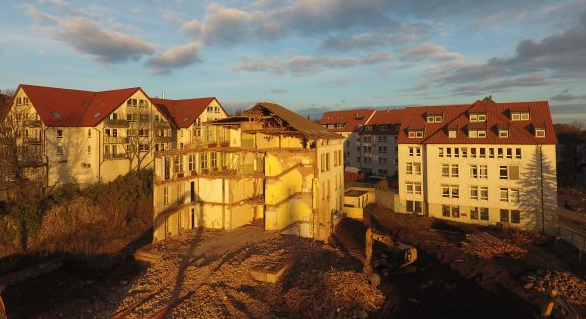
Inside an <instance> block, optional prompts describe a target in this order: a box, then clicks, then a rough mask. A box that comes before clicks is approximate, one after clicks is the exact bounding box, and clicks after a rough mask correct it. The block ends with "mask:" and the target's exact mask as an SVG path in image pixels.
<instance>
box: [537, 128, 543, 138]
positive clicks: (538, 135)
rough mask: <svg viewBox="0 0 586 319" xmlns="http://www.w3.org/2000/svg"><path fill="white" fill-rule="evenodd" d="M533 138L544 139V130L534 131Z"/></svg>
mask: <svg viewBox="0 0 586 319" xmlns="http://www.w3.org/2000/svg"><path fill="white" fill-rule="evenodd" d="M535 137H545V129H542V128H538V129H535Z"/></svg>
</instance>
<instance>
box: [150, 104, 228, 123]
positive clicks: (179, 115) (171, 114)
mask: <svg viewBox="0 0 586 319" xmlns="http://www.w3.org/2000/svg"><path fill="white" fill-rule="evenodd" d="M214 100H215V101H216V102H218V100H217V99H216V98H215V97H204V98H196V99H185V100H169V99H158V98H151V101H153V103H154V104H155V106H156V107H157V109H159V111H160V112H161V113H163V114H164V115H165V116H166V117H167V118H169V119H171V121H172V122H173V124H175V125H176V126H177V127H179V128H186V127H189V126H190V125H191V124H193V122H195V121H196V120H197V118H198V117H199V116H200V115H201V113H203V112H204V111H205V110H206V108H207V107H208V106H209V105H210V104H211V103H212V102H213V101H214ZM218 105H220V107H221V108H222V110H223V109H224V108H223V107H222V105H221V104H220V102H218ZM225 112H226V111H225V110H224V113H225Z"/></svg>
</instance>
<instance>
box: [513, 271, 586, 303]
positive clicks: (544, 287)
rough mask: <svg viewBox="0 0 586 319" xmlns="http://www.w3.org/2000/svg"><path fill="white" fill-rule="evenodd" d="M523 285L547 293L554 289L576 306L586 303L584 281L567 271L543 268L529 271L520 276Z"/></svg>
mask: <svg viewBox="0 0 586 319" xmlns="http://www.w3.org/2000/svg"><path fill="white" fill-rule="evenodd" d="M521 282H522V283H523V287H525V289H527V290H530V289H531V290H536V291H538V292H541V293H547V291H549V290H550V289H556V290H557V291H558V293H559V294H561V295H563V296H565V297H566V298H567V299H568V301H569V302H570V303H571V304H573V305H576V306H584V305H586V282H585V281H584V280H582V279H580V278H578V277H576V276H574V275H572V274H571V273H569V272H567V271H557V270H543V269H540V270H538V271H536V272H531V273H529V274H526V275H524V276H522V277H521Z"/></svg>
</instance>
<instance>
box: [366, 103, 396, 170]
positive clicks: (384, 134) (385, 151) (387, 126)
mask: <svg viewBox="0 0 586 319" xmlns="http://www.w3.org/2000/svg"><path fill="white" fill-rule="evenodd" d="M402 116H403V112H402V110H377V111H375V112H374V114H373V115H372V116H371V117H370V119H369V120H368V121H367V122H366V123H365V124H364V125H363V126H362V127H361V128H359V129H358V136H357V140H356V162H357V164H358V167H360V168H361V169H363V170H364V171H365V172H366V173H368V174H373V175H378V176H395V175H396V173H397V165H398V158H397V152H398V145H397V134H398V132H399V127H400V125H401V119H402Z"/></svg>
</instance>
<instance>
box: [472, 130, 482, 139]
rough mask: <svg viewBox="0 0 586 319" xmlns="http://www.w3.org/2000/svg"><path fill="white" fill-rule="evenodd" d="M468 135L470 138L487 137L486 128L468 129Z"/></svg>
mask: <svg viewBox="0 0 586 319" xmlns="http://www.w3.org/2000/svg"><path fill="white" fill-rule="evenodd" d="M468 137H470V138H485V137H486V130H470V131H468Z"/></svg>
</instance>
